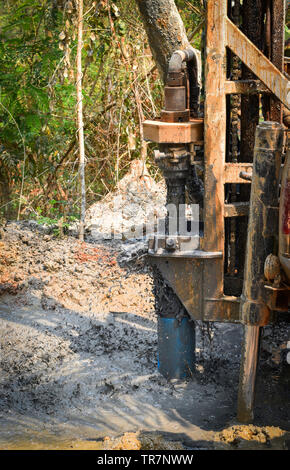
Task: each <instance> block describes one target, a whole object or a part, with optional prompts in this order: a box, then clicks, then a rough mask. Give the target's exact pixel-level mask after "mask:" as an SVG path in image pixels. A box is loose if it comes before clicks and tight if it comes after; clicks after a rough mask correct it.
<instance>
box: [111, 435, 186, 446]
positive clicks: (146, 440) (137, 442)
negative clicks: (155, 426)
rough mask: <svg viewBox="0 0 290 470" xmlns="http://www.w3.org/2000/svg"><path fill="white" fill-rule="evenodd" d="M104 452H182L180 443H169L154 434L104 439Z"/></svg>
mask: <svg viewBox="0 0 290 470" xmlns="http://www.w3.org/2000/svg"><path fill="white" fill-rule="evenodd" d="M103 449H104V450H184V447H183V445H182V444H181V443H180V442H171V441H167V440H166V439H164V437H163V436H162V435H158V434H156V433H143V432H137V433H135V432H125V434H123V435H122V436H120V437H117V438H111V437H105V438H104V440H103Z"/></svg>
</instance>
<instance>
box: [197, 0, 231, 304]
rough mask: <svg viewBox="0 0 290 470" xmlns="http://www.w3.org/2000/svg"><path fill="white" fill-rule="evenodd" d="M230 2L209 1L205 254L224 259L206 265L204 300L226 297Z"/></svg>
mask: <svg viewBox="0 0 290 470" xmlns="http://www.w3.org/2000/svg"><path fill="white" fill-rule="evenodd" d="M226 17H227V2H225V1H222V2H216V1H215V0H208V2H207V35H206V62H205V88H206V98H205V112H204V143H205V152H204V155H205V157H204V158H205V175H204V238H202V239H201V247H202V249H203V250H205V251H221V252H222V253H223V257H222V259H218V260H216V261H215V263H214V264H213V265H210V264H208V263H206V264H205V268H204V278H205V279H206V280H207V282H206V283H205V292H204V295H205V297H208V298H218V297H222V296H223V285H224V281H223V279H224V239H225V233H224V232H225V229H224V198H225V196H224V180H223V171H224V164H225V155H226V94H225V81H226V24H225V19H226Z"/></svg>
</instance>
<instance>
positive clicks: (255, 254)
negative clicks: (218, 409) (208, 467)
mask: <svg viewBox="0 0 290 470" xmlns="http://www.w3.org/2000/svg"><path fill="white" fill-rule="evenodd" d="M283 135H284V132H283V126H282V125H281V124H278V123H276V122H263V123H261V124H260V125H259V126H258V127H257V129H256V139H255V149H254V162H253V177H252V185H251V202H250V214H249V226H248V239H247V251H246V263H245V273H244V287H243V294H242V296H241V304H240V320H241V321H242V323H244V324H245V330H244V345H243V351H242V358H241V369H240V384H239V397H238V419H239V421H241V422H251V421H252V419H253V406H254V392H255V380H256V370H257V362H258V349H259V336H260V327H261V326H264V325H266V324H267V323H268V322H269V317H270V310H269V308H268V306H267V304H266V299H265V293H264V263H265V260H266V258H267V256H268V255H269V254H271V253H273V251H274V249H275V245H276V242H277V240H276V238H277V235H278V192H279V172H280V166H281V155H282V148H283Z"/></svg>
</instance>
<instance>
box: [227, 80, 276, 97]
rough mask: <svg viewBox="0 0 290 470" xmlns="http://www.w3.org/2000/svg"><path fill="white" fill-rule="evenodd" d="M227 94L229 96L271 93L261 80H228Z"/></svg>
mask: <svg viewBox="0 0 290 470" xmlns="http://www.w3.org/2000/svg"><path fill="white" fill-rule="evenodd" d="M225 92H226V94H227V95H235V94H237V95H255V94H258V93H270V91H269V89H268V88H267V87H266V86H265V85H264V83H262V82H261V81H260V80H237V81H232V80H227V81H226V82H225Z"/></svg>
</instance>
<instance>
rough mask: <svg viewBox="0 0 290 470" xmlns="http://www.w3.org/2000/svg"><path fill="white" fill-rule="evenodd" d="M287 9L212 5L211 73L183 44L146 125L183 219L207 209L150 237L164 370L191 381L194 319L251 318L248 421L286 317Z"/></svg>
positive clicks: (265, 4) (289, 186)
mask: <svg viewBox="0 0 290 470" xmlns="http://www.w3.org/2000/svg"><path fill="white" fill-rule="evenodd" d="M285 11H286V2H285V1H284V0H265V1H255V2H254V1H252V0H244V1H243V2H241V1H240V0H219V1H216V0H208V1H207V8H206V27H205V54H204V63H205V71H204V80H202V72H201V61H200V58H199V55H198V54H197V51H196V50H195V49H194V48H192V47H191V46H189V47H187V48H185V49H184V50H177V51H175V52H174V53H173V54H172V56H171V58H170V61H169V65H168V74H167V80H166V84H165V88H164V97H165V98H164V109H163V110H162V112H161V115H160V118H158V119H153V120H147V121H145V122H144V124H143V129H144V137H145V139H146V140H148V141H151V142H155V143H157V144H158V150H156V151H155V160H156V163H157V164H158V166H159V167H160V169H161V171H162V173H163V175H164V178H165V181H166V187H167V204H168V205H170V206H173V207H175V209H176V210H175V217H177V219H178V220H182V218H183V219H186V215H185V209H182V208H184V207H185V206H186V204H187V203H188V202H189V201H190V202H193V203H194V204H197V205H198V206H199V214H198V229H197V235H198V236H188V234H187V232H186V231H184V230H182V229H181V225H182V224H180V223H177V224H175V226H174V227H175V228H174V230H170V217H171V216H170V214H169V215H168V217H167V220H166V222H165V231H164V233H161V234H159V233H158V232H157V233H155V234H154V236H152V237H151V238H150V240H149V250H148V256H149V259H150V262H151V264H152V266H153V270H154V278H155V296H156V308H157V313H158V334H159V340H158V341H159V369H160V372H162V373H163V374H164V375H166V376H167V377H169V378H170V377H174V376H175V377H180V378H182V377H184V376H185V375H186V368H188V369H190V367H192V366H193V361H194V341H195V339H194V338H195V328H194V322H195V321H197V320H201V321H203V322H232V323H242V324H243V325H244V340H243V348H242V357H241V370H240V384H239V391H238V419H239V420H240V421H241V422H250V421H251V420H252V419H253V410H254V393H255V379H256V370H257V362H258V356H259V338H260V332H261V329H262V327H264V326H266V325H269V324H271V323H273V322H274V321H275V318H276V315H275V314H276V312H277V311H278V312H283V314H285V315H287V314H288V304H289V292H290V291H289V282H288V281H289V279H288V276H287V272H285V265H287V263H288V259H289V256H290V251H289V239H288V238H289V237H288V235H289V228H290V227H289V220H290V213H289V212H290V200H289V201H288V199H290V180H289V183H288V179H287V177H288V173H287V175H286V176H285V174H284V175H283V188H282V190H283V198H282V199H283V204H284V205H283V207H281V208H280V227H281V230H282V231H283V230H284V232H283V235H282V239H283V240H282V241H281V240H280V247H279V243H278V239H279V236H278V234H279V193H280V182H281V174H282V169H283V168H284V173H285V171H286V168H287V165H286V162H287V159H286V157H285V154H286V153H287V138H286V136H287V132H286V131H287V129H286V126H284V125H283V110H285V111H287V110H289V109H290V82H289V76H288V75H287V73H286V69H284V66H285V64H284V29H285ZM286 65H287V64H286ZM201 98H202V99H201ZM203 99H204V106H203V107H202V105H201V104H202V103H201V101H203ZM288 114H289V113H288ZM285 115H286V116H287V112H286V113H285ZM289 158H290V157H289ZM283 163H284V167H283ZM287 171H288V170H287ZM289 176H290V175H289ZM288 193H289V194H288ZM282 213H283V214H282ZM281 214H282V215H281ZM189 223H190V224H191V225H192V224H194V222H193V221H192V220H191V222H190V221H189ZM183 225H185V226H186V227H187V228H188V220H186V223H185V224H183ZM195 226H196V223H195ZM283 227H284V229H283ZM183 228H184V227H183ZM191 228H192V227H191ZM283 237H284V238H283ZM280 238H281V237H280ZM282 242H283V248H282V247H281V243H282ZM279 254H280V260H281V261H280V260H279ZM283 260H284V264H283ZM283 268H284V269H283ZM286 271H287V269H286Z"/></svg>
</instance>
